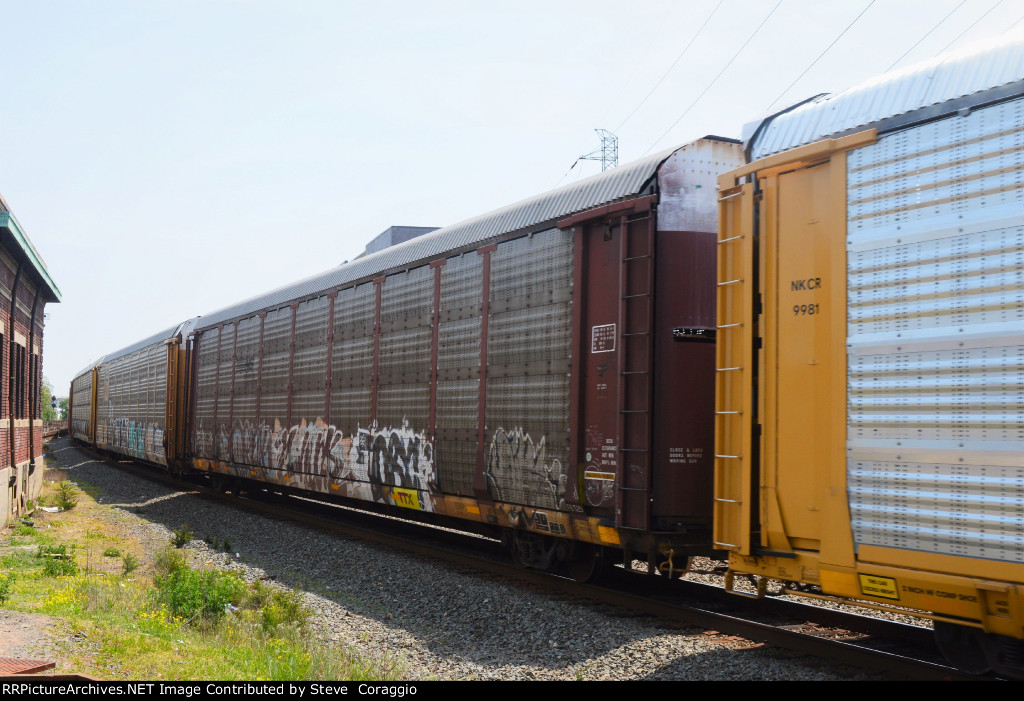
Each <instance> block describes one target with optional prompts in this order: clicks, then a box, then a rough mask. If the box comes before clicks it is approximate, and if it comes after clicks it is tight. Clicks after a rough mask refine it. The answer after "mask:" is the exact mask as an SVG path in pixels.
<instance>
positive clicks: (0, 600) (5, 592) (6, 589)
mask: <svg viewBox="0 0 1024 701" xmlns="http://www.w3.org/2000/svg"><path fill="white" fill-rule="evenodd" d="M12 586H14V574H13V573H11V574H7V575H4V576H3V577H0V606H3V605H4V604H6V603H7V601H8V600H9V599H10V598H11V587H12Z"/></svg>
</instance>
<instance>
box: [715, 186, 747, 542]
mask: <svg viewBox="0 0 1024 701" xmlns="http://www.w3.org/2000/svg"><path fill="white" fill-rule="evenodd" d="M753 200H754V187H753V185H750V184H745V185H741V186H739V187H735V188H732V189H731V190H726V191H724V192H723V193H722V196H721V197H720V198H719V200H718V202H719V205H718V207H719V212H718V222H719V225H718V231H719V233H718V245H717V249H718V286H717V300H716V301H717V314H718V320H717V328H718V334H717V342H716V347H715V358H716V362H715V486H714V494H715V497H714V498H715V501H714V544H715V547H717V548H719V549H724V550H731V551H736V552H739V553H749V552H750V539H751V536H750V534H751V520H752V513H753V506H754V504H752V503H751V501H752V494H751V483H752V473H751V470H752V469H753V465H752V460H751V452H752V443H751V441H752V430H753V420H752V416H751V414H752V409H753V405H752V402H753V383H754V377H753V370H754V368H753V361H754V348H753V343H754V328H753V327H754V300H755V295H756V294H757V289H756V287H755V285H754V215H753V211H754V210H753V205H754V202H753Z"/></svg>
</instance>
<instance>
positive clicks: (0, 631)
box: [0, 610, 60, 667]
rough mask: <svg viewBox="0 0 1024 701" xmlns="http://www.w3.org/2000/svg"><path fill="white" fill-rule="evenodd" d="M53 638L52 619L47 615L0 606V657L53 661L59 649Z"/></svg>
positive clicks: (55, 659)
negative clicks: (1, 607)
mask: <svg viewBox="0 0 1024 701" xmlns="http://www.w3.org/2000/svg"><path fill="white" fill-rule="evenodd" d="M55 638H56V635H55V630H54V621H53V619H51V618H50V617H49V616H44V615H42V614H39V613H20V612H18V611H4V610H0V657H20V658H26V659H31V660H46V661H49V662H57V661H58V660H57V657H58V656H59V655H60V653H59V651H58V649H57V648H58V646H57V645H56V644H55V643H56V641H55ZM59 666H60V665H58V667H59Z"/></svg>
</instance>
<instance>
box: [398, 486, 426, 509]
mask: <svg viewBox="0 0 1024 701" xmlns="http://www.w3.org/2000/svg"><path fill="white" fill-rule="evenodd" d="M391 498H392V499H393V500H394V502H395V505H396V506H401V507H404V508H406V509H416V510H417V511H423V507H422V506H420V493H419V492H417V491H416V490H415V489H402V488H401V487H392V488H391Z"/></svg>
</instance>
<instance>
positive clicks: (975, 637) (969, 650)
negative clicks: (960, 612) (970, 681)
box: [935, 621, 992, 674]
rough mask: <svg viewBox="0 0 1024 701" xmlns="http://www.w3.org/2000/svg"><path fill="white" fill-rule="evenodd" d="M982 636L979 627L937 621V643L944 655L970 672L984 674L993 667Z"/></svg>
mask: <svg viewBox="0 0 1024 701" xmlns="http://www.w3.org/2000/svg"><path fill="white" fill-rule="evenodd" d="M982 636H984V633H982V632H981V631H980V630H978V629H977V628H968V627H967V626H958V625H955V624H953V623H945V622H944V621H935V643H936V644H937V645H938V646H939V650H940V651H941V652H942V655H943V657H945V658H946V659H947V660H948V661H949V663H950V664H951V665H953V666H954V667H956V668H957V669H960V670H963V671H964V672H967V673H968V674H984V673H985V672H988V671H989V670H990V669H991V668H992V667H991V665H990V664H989V661H988V654H987V653H986V651H985V644H984V641H983V639H982Z"/></svg>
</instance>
